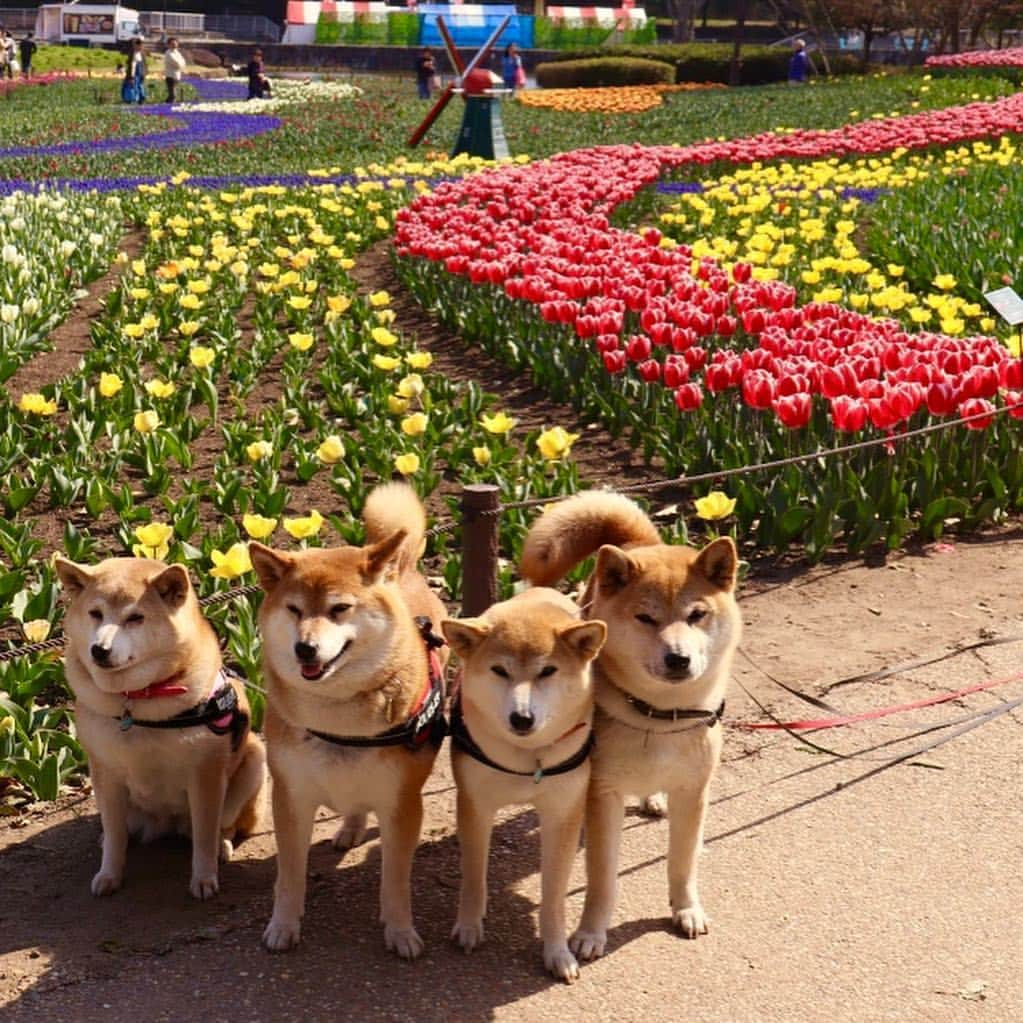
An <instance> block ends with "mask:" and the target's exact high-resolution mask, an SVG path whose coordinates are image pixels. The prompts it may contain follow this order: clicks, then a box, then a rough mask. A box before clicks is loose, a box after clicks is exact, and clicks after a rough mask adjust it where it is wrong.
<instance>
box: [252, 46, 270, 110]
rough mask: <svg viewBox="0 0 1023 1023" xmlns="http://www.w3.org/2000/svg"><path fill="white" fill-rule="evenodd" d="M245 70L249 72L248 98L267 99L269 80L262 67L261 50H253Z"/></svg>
mask: <svg viewBox="0 0 1023 1023" xmlns="http://www.w3.org/2000/svg"><path fill="white" fill-rule="evenodd" d="M247 71H248V73H249V97H248V98H249V99H264V98H266V99H269V98H270V95H271V92H270V80H269V79H268V78H267V77H266V71H265V70H264V68H263V51H262V50H253V52H252V60H250V61H249V64H248V68H247Z"/></svg>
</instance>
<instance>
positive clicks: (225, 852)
mask: <svg viewBox="0 0 1023 1023" xmlns="http://www.w3.org/2000/svg"><path fill="white" fill-rule="evenodd" d="M232 856H234V844H233V843H232V842H231V839H229V838H222V839H221V840H220V862H221V863H230V862H231V857H232Z"/></svg>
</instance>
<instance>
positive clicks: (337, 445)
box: [316, 433, 345, 465]
mask: <svg viewBox="0 0 1023 1023" xmlns="http://www.w3.org/2000/svg"><path fill="white" fill-rule="evenodd" d="M316 457H317V458H318V459H319V460H320V461H321V462H323V463H324V465H334V463H335V462H340V461H341V459H342V458H344V457H345V445H344V442H343V441H342V440H341V438H340V437H339V436H338V435H337V434H336V433H332V434H331V435H330V436H329V437H327V438H326V439H325V440H324V441H323V443H322V444H321V445H320V446H319V447H318V448H317V449H316Z"/></svg>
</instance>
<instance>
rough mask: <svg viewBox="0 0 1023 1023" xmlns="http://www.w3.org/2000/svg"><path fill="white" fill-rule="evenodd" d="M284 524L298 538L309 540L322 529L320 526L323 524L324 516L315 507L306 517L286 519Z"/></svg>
mask: <svg viewBox="0 0 1023 1023" xmlns="http://www.w3.org/2000/svg"><path fill="white" fill-rule="evenodd" d="M283 525H284V528H285V529H286V530H287V531H288V533H289V534H290V535H291V536H293V537H294V538H295V539H296V540H307V539H308V538H309V537H311V536H316V534H317V533H318V532H319V531H320V526H322V525H323V516H322V515H321V514H320V513H319V512H318V511H316V510H315V509H313V511H311V512H310V513H309V514H308V515H306V516H305V518H296V519H285V520H284V522H283Z"/></svg>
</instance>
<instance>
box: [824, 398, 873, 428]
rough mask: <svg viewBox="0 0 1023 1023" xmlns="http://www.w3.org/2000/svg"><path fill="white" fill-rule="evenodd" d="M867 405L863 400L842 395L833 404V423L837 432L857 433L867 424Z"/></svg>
mask: <svg viewBox="0 0 1023 1023" xmlns="http://www.w3.org/2000/svg"><path fill="white" fill-rule="evenodd" d="M867 411H868V410H867V403H866V402H865V401H864V400H863V399H862V398H850V397H849V395H847V394H840V395H838V396H837V397H836V398H834V399H833V400H832V402H831V421H832V422H833V423H834V424H835V429H836V430H843V431H845V432H846V433H856V432H857V431H859V430H862V429H863V427H864V426H865V425H866V423H867Z"/></svg>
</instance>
